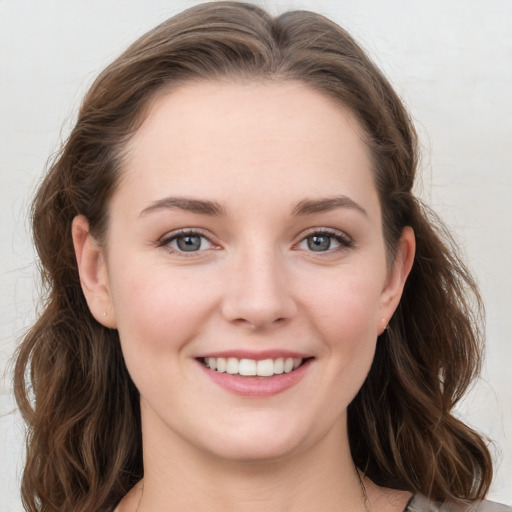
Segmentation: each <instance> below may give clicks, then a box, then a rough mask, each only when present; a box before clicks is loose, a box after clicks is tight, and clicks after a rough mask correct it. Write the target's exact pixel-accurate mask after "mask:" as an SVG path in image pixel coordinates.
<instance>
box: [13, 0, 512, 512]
mask: <svg viewBox="0 0 512 512" xmlns="http://www.w3.org/2000/svg"><path fill="white" fill-rule="evenodd" d="M416 158H417V156H416V138H415V133H414V129H413V127H412V125H411V122H410V120H409V118H408V116H407V113H406V111H405V110H404V107H403V106H402V104H401V102H400V100H399V99H398V97H397V96H396V94H395V93H394V91H393V90H392V88H391V87H390V85H389V84H388V82H387V81H386V80H385V78H384V77H383V76H382V74H381V73H380V72H379V71H378V70H377V69H376V68H375V66H374V65H373V64H372V63H371V62H370V61H369V60H368V58H367V57H366V55H365V54H364V53H363V52H362V50H361V49H360V48H359V47H358V46H357V44H356V43H355V42H354V41H353V40H352V39H351V37H350V36H349V35H348V34H347V33H346V32H345V31H344V30H343V29H341V28H339V27H338V26H336V25H335V24H333V23H332V22H329V21H328V20H326V19H325V18H323V17H321V16H318V15H315V14H312V13H306V12H296V13H287V14H284V15H282V16H279V17H277V18H271V17H270V16H269V15H267V14H266V13H265V12H264V11H262V10H261V9H259V8H257V7H255V6H251V5H246V4H241V3H231V2H219V3H213V4H204V5H202V6H198V7H195V8H193V9H190V10H188V11H186V12H184V13H182V14H181V15H178V16H176V17H175V18H172V19H170V20H168V21H167V22H165V23H163V24H162V25H160V26H159V27H157V28H156V29H154V30H153V31H151V32H149V33H148V34H146V35H145V36H143V37H142V38H141V39H139V40H138V41H137V42H135V43H134V44H133V45H132V46H131V47H130V48H129V49H128V50H127V51H126V52H125V53H124V54H123V55H122V56H121V57H119V58H118V59H117V60H116V61H115V62H114V63H112V64H111V65H110V66H109V67H108V68H107V69H106V70H105V71H104V72H103V73H102V74H101V75H100V76H99V77H98V79H97V80H96V82H95V83H94V84H93V86H92V88H91V90H90V91H89V93H88V94H87V96H86V98H85V100H84V102H83V105H82V107H81V110H80V113H79V119H78V121H77V124H76V126H75V128H74V129H73V131H72V133H71V135H70V137H69V139H68V141H67V142H66V144H65V145H64V147H63V149H62V151H61V153H60V155H59V156H58V158H57V159H56V161H55V162H54V164H53V166H52V167H51V169H50V172H49V173H48V176H47V177H46V179H45V181H44V182H43V184H42V186H41V188H40V190H39V192H38V195H37V197H36V200H35V202H34V210H33V217H34V236H35V242H36V246H37V248H38V251H39V255H40V259H41V263H42V266H43V269H44V277H45V279H46V284H47V285H48V293H49V294H48V298H47V301H46V304H45V310H44V311H43V313H42V315H41V317H40V319H39V320H38V322H37V324H36V325H35V326H34V327H33V328H32V330H31V331H30V332H29V334H28V335H27V337H26V339H25V340H24V342H23V344H22V346H21V348H20V351H19V356H18V363H17V368H16V393H17V399H18V403H19V405H20V408H21V410H22V412H23V414H24V415H25V418H26V420H27V422H28V424H29V427H30V432H29V437H28V444H27V446H28V455H27V463H26V468H25V473H24V477H23V484H22V485H23V498H24V502H25V506H26V509H27V510H30V511H36V510H41V511H42V510H44V511H53V510H59V511H67V510H69V511H71V510H72V511H107V510H108V511H112V510H114V509H115V510H116V511H117V512H125V511H129V512H135V511H138V512H142V511H146V512H153V511H154V512H158V511H160V510H180V511H182V510H220V509H222V510H290V511H294V512H298V511H302V510H350V511H358V510H373V511H403V510H409V511H416V510H459V509H460V510H502V509H503V510H506V507H502V506H500V505H496V504H491V503H489V502H481V501H480V500H482V499H483V498H484V496H485V495H486V492H487V490H488V488H489V485H490V481H491V477H492V465H491V458H490V455H489V452H488V450H487V447H486V444H485V442H484V441H483V440H482V438H481V437H480V436H479V435H478V434H477V433H476V432H474V431H472V430H471V429H470V428H469V427H467V426H466V425H464V424H463V423H461V422H460V421H459V420H458V419H457V418H455V417H454V416H453V415H452V413H451V411H452V408H453V406H454V405H455V403H456V402H457V401H458V399H459V398H460V397H461V396H462V394H463V392H464V391H465V390H466V389H467V387H468V385H469V383H470V382H471V381H472V379H473V378H474V376H475V375H476V374H477V371H478V368H479V363H480V344H481V337H480V331H479V328H478V311H477V312H474V311H473V310H472V309H471V307H470V304H471V303H472V301H473V302H474V300H475V299H476V303H477V304H478V301H479V296H478V291H477V289H476V287H475V284H474V282H473V281H472V279H471V276H470V275H469V274H468V273H467V271H466V269H465V267H464V265H463V263H462V262H461V261H460V260H459V259H458V257H457V255H456V252H455V251H454V249H453V247H452V246H451V244H450V239H449V237H448V235H447V234H446V233H445V232H444V231H443V230H442V229H441V228H439V224H438V223H437V222H436V221H435V220H434V217H433V216H432V215H431V214H429V213H428V212H427V211H426V210H425V208H424V207H422V206H421V204H420V203H419V201H418V200H417V199H416V198H415V197H414V196H413V194H412V192H411V191H412V186H413V182H414V174H415V169H416ZM29 368H30V376H31V386H32V388H29V387H28V386H27V385H26V382H25V375H26V374H27V370H28V369H29ZM29 392H33V393H34V396H35V407H34V408H32V406H31V402H30V397H29ZM465 504H466V505H465ZM456 507H459V508H458V509H457V508H456Z"/></svg>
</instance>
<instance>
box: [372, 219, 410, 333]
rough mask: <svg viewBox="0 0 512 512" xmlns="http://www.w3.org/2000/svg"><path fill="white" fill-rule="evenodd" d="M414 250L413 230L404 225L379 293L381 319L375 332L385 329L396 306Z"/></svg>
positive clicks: (407, 274)
mask: <svg viewBox="0 0 512 512" xmlns="http://www.w3.org/2000/svg"><path fill="white" fill-rule="evenodd" d="M415 251H416V240H415V237H414V231H413V229H412V228H411V227H410V226H406V227H405V228H404V229H403V231H402V235H401V236H400V240H399V242H398V247H397V251H396V256H395V260H394V261H393V265H392V267H391V270H390V272H389V274H388V278H387V280H386V285H385V287H384V289H383V290H382V294H381V307H380V317H381V319H380V322H379V326H378V328H377V334H379V335H380V334H382V332H383V331H384V330H385V329H386V327H387V325H388V323H389V320H390V319H391V317H392V316H393V313H394V312H395V309H396V308H397V307H398V303H399V302H400V298H401V297H402V292H403V290H404V286H405V281H406V280H407V277H408V276H409V272H410V271H411V268H412V265H413V262H414V254H415Z"/></svg>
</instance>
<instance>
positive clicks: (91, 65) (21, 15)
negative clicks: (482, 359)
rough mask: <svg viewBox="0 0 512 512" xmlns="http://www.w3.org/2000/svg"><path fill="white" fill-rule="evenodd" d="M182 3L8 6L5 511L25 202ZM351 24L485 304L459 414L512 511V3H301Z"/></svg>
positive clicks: (1, 188) (105, 0)
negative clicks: (146, 38) (399, 106)
mask: <svg viewBox="0 0 512 512" xmlns="http://www.w3.org/2000/svg"><path fill="white" fill-rule="evenodd" d="M196 3H198V2H194V1H174V0H167V1H164V0H159V1H157V0H145V1H143V0H131V1H130V0H124V1H121V0H87V1H86V0H61V1H46V0H0V512H11V511H20V510H21V505H20V500H19V498H18V479H19V474H20V472H21V469H22V464H23V446H22V432H23V426H22V423H21V420H20V419H19V417H18V416H17V414H16V413H15V412H14V410H15V407H14V404H13V399H12V391H11V374H10V369H9V366H8V361H9V358H10V357H11V356H12V354H13V352H14V350H15V347H16V343H17V340H18V339H19V337H20V336H21V335H22V333H23V331H24V329H26V328H27V326H29V325H30V323H31V321H32V320H33V318H34V316H35V308H36V306H35V305H36V302H37V285H36V283H37V279H36V275H37V274H36V270H35V266H34V253H33V250H32V247H31V242H30V236H29V230H28V207H29V204H30V197H31V195H32V194H33V192H34V190H35V187H36V185H37V183H38V182H39V180H40V178H41V175H42V172H43V169H44V167H45V164H46V161H47V159H48V158H49V156H50V155H51V153H52V152H54V151H55V150H57V148H58V147H59V141H61V140H62V139H64V138H65V137H66V135H67V133H68V132H69V128H70V126H71V123H72V122H73V120H74V118H75V114H76V110H77V107H78V105H79V102H80V100H81V97H82V95H83V93H84V92H85V90H86V88H87V86H88V85H89V84H90V83H91V81H92V80H93V79H94V77H95V76H96V75H97V73H98V72H99V71H100V70H101V69H102V68H103V67H104V66H105V65H106V64H107V63H108V62H109V61H111V60H112V59H113V58H114V57H115V56H117V55H118V54H119V53H120V51H121V50H122V49H124V48H125V47H126V46H127V45H128V44H129V43H130V42H131V41H132V40H134V39H135V38H136V37H137V36H139V35H141V34H142V33H143V32H145V31H146V30H148V29H149V28H151V27H153V26H154V25H156V24H157V23H158V22H160V21H163V20H164V19H166V18H167V17H169V16H170V15H172V14H175V13H176V12H179V11H181V10H182V9H183V8H185V7H189V6H191V5H194V4H196ZM260 3H261V4H263V5H266V6H267V7H269V8H270V9H271V11H272V12H277V11H279V12H281V11H284V10H288V9H291V8H308V9H311V10H316V11H317V12H321V13H323V14H326V15H327V16H329V17H331V18H332V19H334V20H335V21H337V22H338V23H340V24H341V25H342V26H344V27H345V28H347V29H348V30H349V32H351V33H352V34H353V35H354V36H356V38H358V39H359V40H360V42H362V44H363V46H364V47H365V48H366V49H367V50H368V51H369V52H370V54H371V55H372V56H373V57H374V59H375V60H376V61H377V64H378V65H380V66H381V68H382V69H383V70H384V72H385V73H386V74H387V76H388V77H389V78H390V80H391V82H392V83H393V84H394V86H395V88H396V89H397V91H398V92H399V94H400V95H401V96H402V98H403V99H404V101H405V103H406V104H407V105H408V107H409V109H410V110H411V112H412V115H413V117H414V119H415V121H416V123H417V128H418V130H419V133H420V136H421V141H422V147H423V162H422V168H423V179H422V181H421V183H420V184H419V187H418V193H419V194H420V195H422V196H423V197H424V198H425V199H426V200H427V201H428V202H429V203H430V204H431V205H433V206H434V207H435V209H437V211H438V212H439V213H441V215H442V217H443V218H444V219H445V221H446V222H447V223H448V225H449V226H450V227H451V228H452V230H453V231H454V233H455V237H456V239H457V240H458V241H459V242H460V244H461V247H462V249H463V251H464V252H465V253H466V254H467V259H468V261H469V263H470V266H471V268H472V269H473V270H474V272H475V273H476V276H477V279H478V281H479V283H480V285H481V289H482V292H483V295H484V299H485V301H486V305H487V327H488V349H487V359H486V365H485V368H484V372H483V375H482V378H481V379H480V380H479V381H478V382H477V384H476V386H475V388H474V389H473V391H472V392H471V394H470V395H469V396H468V398H467V399H466V400H465V402H464V403H463V404H461V406H460V408H459V414H461V415H462V417H463V418H465V419H466V421H468V422H469V423H470V424H472V425H473V426H475V427H476V428H477V429H479V430H481V431H483V432H485V433H486V434H487V435H489V436H490V437H491V438H492V439H493V440H494V441H495V442H496V444H495V446H494V447H493V453H494V454H495V459H496V462H497V474H496V478H495V482H494V485H493V487H492V490H491V494H490V498H492V499H495V500H497V501H502V502H508V503H509V504H510V503H512V385H511V384H512V378H511V366H512V339H511V337H512V258H511V254H512V206H511V197H512V1H510V0H485V1H484V0H388V1H383V0H359V1H356V0H330V1H329V0H323V1H316V2H315V1H313V0H309V1H307V0H302V1H277V0H276V1H267V2H260Z"/></svg>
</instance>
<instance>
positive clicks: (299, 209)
mask: <svg viewBox="0 0 512 512" xmlns="http://www.w3.org/2000/svg"><path fill="white" fill-rule="evenodd" d="M337 208H350V209H354V210H357V211H359V212H361V213H362V214H363V215H365V216H366V217H368V213H367V212H366V210H365V209H364V208H363V207H362V206H360V205H359V204H358V203H356V202H355V201H354V200H352V199H350V197H347V196H343V195H341V196H335V197H327V198H322V199H304V200H302V201H300V202H299V203H297V205H296V206H295V207H294V208H293V210H292V215H295V216H301V215H314V214H316V213H324V212H328V211H332V210H335V209H337ZM166 209H170V210H183V211H187V212H191V213H197V214H200V215H212V216H220V215H225V214H226V210H225V209H224V207H223V206H222V205H220V204H219V203H217V202H215V201H209V200H204V199H193V198H190V197H164V198H163V199H158V200H157V201H153V202H152V203H151V204H150V205H149V206H148V207H147V208H144V210H142V211H141V212H140V214H139V217H142V216H144V215H146V214H148V213H151V212H153V211H158V210H166Z"/></svg>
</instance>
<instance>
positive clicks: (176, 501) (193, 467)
mask: <svg viewBox="0 0 512 512" xmlns="http://www.w3.org/2000/svg"><path fill="white" fill-rule="evenodd" d="M161 434H162V432H154V431H152V432H150V431H148V430H146V431H145V434H144V490H143V494H142V500H141V504H140V509H139V512H160V511H162V512H163V511H164V510H165V511H167V510H169V506H170V504H172V509H173V510H180V511H194V512H197V511H203V510H205V511H206V510H208V512H216V511H219V512H220V511H222V512H231V511H233V512H234V511H239V510H244V511H247V512H252V511H261V510H265V511H266V512H274V511H276V512H277V511H282V510H287V511H289V512H306V511H308V512H309V511H311V510H322V511H331V510H332V511H336V512H339V511H340V510H350V511H365V510H366V503H365V497H364V491H363V489H362V486H361V480H360V477H359V475H358V473H357V470H356V468H355V466H354V464H353V462H352V458H351V457H350V450H349V446H348V437H347V435H346V428H345V424H344V423H343V424H337V425H336V426H335V428H333V429H332V431H331V432H329V433H328V435H327V436H325V437H324V438H322V439H319V440H317V441H316V442H315V443H312V444H311V446H309V447H308V448H307V449H305V450H302V451H300V452H296V453H291V454H288V455H287V456H283V457H281V458H276V459H272V460H258V461H254V460H252V461H247V460H228V459H223V458H220V457H218V456H215V455H212V454H209V453H205V452H202V451H200V450H198V449H197V448H196V447H193V446H191V445H190V444H188V443H185V442H183V441H182V440H181V439H179V438H173V436H172V435H170V434H169V433H168V432H167V436H166V442H165V443H162V436H161ZM152 440H158V443H156V442H152ZM136 495H137V493H134V500H133V501H138V500H137V496H136ZM139 496H140V494H139ZM123 510H124V509H123ZM135 510H136V507H133V510H130V511H129V512H135Z"/></svg>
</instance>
